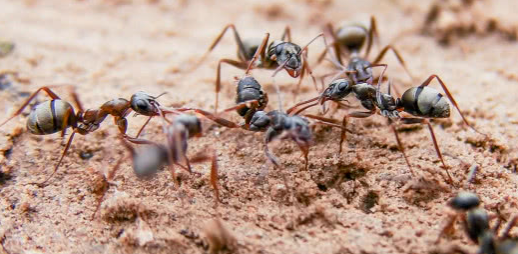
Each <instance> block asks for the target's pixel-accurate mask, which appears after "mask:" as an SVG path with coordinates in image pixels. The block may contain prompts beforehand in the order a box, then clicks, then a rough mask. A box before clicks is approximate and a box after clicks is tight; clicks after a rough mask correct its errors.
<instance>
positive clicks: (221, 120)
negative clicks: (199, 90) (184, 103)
mask: <svg viewBox="0 0 518 254" xmlns="http://www.w3.org/2000/svg"><path fill="white" fill-rule="evenodd" d="M181 110H183V111H187V110H192V111H194V112H196V113H198V114H201V115H203V116H204V117H205V118H208V119H209V120H212V121H213V122H215V123H217V124H219V125H222V126H225V127H227V128H239V127H240V126H239V125H238V124H236V123H234V122H232V121H229V120H227V119H224V118H221V117H219V116H217V115H216V114H213V113H210V112H207V111H205V110H203V109H196V108H184V109H181Z"/></svg>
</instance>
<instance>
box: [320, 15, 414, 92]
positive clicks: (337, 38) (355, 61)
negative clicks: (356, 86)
mask: <svg viewBox="0 0 518 254" xmlns="http://www.w3.org/2000/svg"><path fill="white" fill-rule="evenodd" d="M324 34H326V35H327V36H329V37H331V38H332V41H331V46H332V48H333V50H334V54H335V57H336V59H337V61H338V63H339V64H340V65H341V66H343V65H344V62H343V60H342V57H343V56H344V55H345V56H346V57H348V64H347V67H342V70H343V71H344V72H345V73H346V74H347V75H348V77H349V78H350V79H351V80H352V81H353V82H354V83H369V84H372V82H373V80H374V78H373V73H372V67H377V66H383V65H380V62H381V60H382V59H383V57H384V56H385V54H386V53H387V51H388V50H392V52H394V54H395V55H396V58H397V60H398V61H399V63H400V64H401V65H402V66H403V68H404V69H405V71H406V73H407V74H408V76H410V78H411V79H413V78H412V75H411V74H410V72H409V71H408V68H407V67H406V64H405V61H404V60H403V58H402V57H401V54H399V52H398V51H397V50H396V49H395V48H394V47H393V46H392V45H387V46H385V47H384V48H383V49H382V50H381V51H380V52H379V54H378V56H377V57H376V58H375V59H374V60H373V61H372V62H371V61H369V60H368V57H369V53H370V50H371V47H372V42H373V40H374V36H376V37H377V38H379V35H378V32H377V29H376V19H375V18H374V17H371V20H370V27H369V29H367V28H366V27H365V26H364V25H362V24H358V23H351V24H347V25H344V26H342V27H340V28H339V29H338V30H336V31H335V30H334V29H333V26H332V25H331V24H330V23H328V24H327V25H326V27H325V29H324ZM365 40H367V48H366V50H365V55H363V56H361V54H360V51H361V49H362V48H363V45H364V44H365ZM328 51H329V50H328V47H327V46H326V50H324V52H322V54H321V55H320V57H319V59H318V62H321V61H322V60H323V59H324V57H325V55H326V54H327V52H328Z"/></svg>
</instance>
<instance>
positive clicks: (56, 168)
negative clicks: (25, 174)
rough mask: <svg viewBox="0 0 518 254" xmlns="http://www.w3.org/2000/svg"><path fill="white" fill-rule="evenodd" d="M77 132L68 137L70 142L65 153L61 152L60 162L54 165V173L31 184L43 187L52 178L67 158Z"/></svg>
mask: <svg viewBox="0 0 518 254" xmlns="http://www.w3.org/2000/svg"><path fill="white" fill-rule="evenodd" d="M76 132H77V131H75V130H74V131H73V132H72V134H70V138H68V142H67V145H66V146H65V150H63V153H62V154H61V157H60V158H59V161H58V163H57V164H56V166H54V171H52V174H50V175H49V176H48V177H47V178H46V179H45V180H44V181H43V182H40V183H36V182H32V183H29V184H37V185H38V186H39V187H43V185H44V184H45V183H46V182H47V181H48V180H50V178H52V176H53V175H54V174H55V173H56V172H57V171H58V168H59V165H61V162H62V161H63V158H65V155H66V154H67V152H68V149H69V148H70V145H71V144H72V140H74V135H75V134H76Z"/></svg>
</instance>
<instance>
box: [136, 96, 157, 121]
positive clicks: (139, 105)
mask: <svg viewBox="0 0 518 254" xmlns="http://www.w3.org/2000/svg"><path fill="white" fill-rule="evenodd" d="M158 97H160V95H159V96H157V97H154V96H151V95H149V94H147V93H145V92H142V91H141V92H137V93H135V94H133V95H132V96H131V109H133V110H134V111H135V112H137V113H139V114H141V115H145V116H156V115H158V106H160V104H158V102H157V101H156V100H155V99H156V98H158Z"/></svg>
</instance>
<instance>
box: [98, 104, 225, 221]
mask: <svg viewBox="0 0 518 254" xmlns="http://www.w3.org/2000/svg"><path fill="white" fill-rule="evenodd" d="M164 119H166V118H165V117H164ZM165 121H166V122H168V123H169V124H167V125H165V124H164V132H165V135H166V142H165V143H157V142H154V141H151V140H147V139H142V138H130V137H127V136H126V137H124V136H123V138H121V141H122V143H123V144H124V146H125V147H126V148H127V149H128V151H129V152H130V153H131V158H132V162H133V171H134V172H135V175H136V176H137V177H139V178H150V177H153V176H154V175H155V173H156V172H157V171H158V170H160V169H161V168H163V167H164V166H166V165H167V166H168V167H169V171H170V172H171V175H172V177H173V180H174V182H175V186H179V183H178V182H177V177H176V173H175V166H179V167H181V168H183V169H185V170H187V171H188V172H189V173H193V172H192V170H191V163H199V162H204V161H211V163H212V165H211V172H210V184H211V185H212V187H213V189H214V196H215V206H217V205H218V203H219V202H220V198H219V188H218V164H217V157H216V152H215V150H214V149H205V151H204V152H202V153H199V154H196V155H195V156H193V157H191V158H190V159H189V158H187V148H188V140H189V138H192V137H200V136H201V135H202V125H201V121H200V119H198V118H197V117H196V116H192V115H187V114H179V115H176V116H175V117H174V118H173V119H172V121H169V120H167V119H166V120H165ZM130 142H131V143H133V144H140V145H145V146H144V147H143V148H139V149H135V148H134V147H133V146H132V145H131V143H130ZM124 158H126V157H125V156H123V157H122V159H124ZM121 162H122V160H119V161H118V162H117V165H116V166H115V167H114V168H113V169H112V171H110V172H109V173H108V174H107V175H105V177H104V183H105V186H104V187H103V189H102V194H101V195H100V198H99V200H98V202H97V206H96V209H95V212H94V215H93V216H95V215H96V214H97V212H98V210H99V208H100V206H101V203H102V201H103V199H104V196H105V195H106V192H107V191H108V187H109V185H110V184H111V180H112V179H113V176H114V174H115V172H116V171H117V169H118V167H119V165H120V163H121ZM182 163H185V165H183V164H182Z"/></svg>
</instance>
